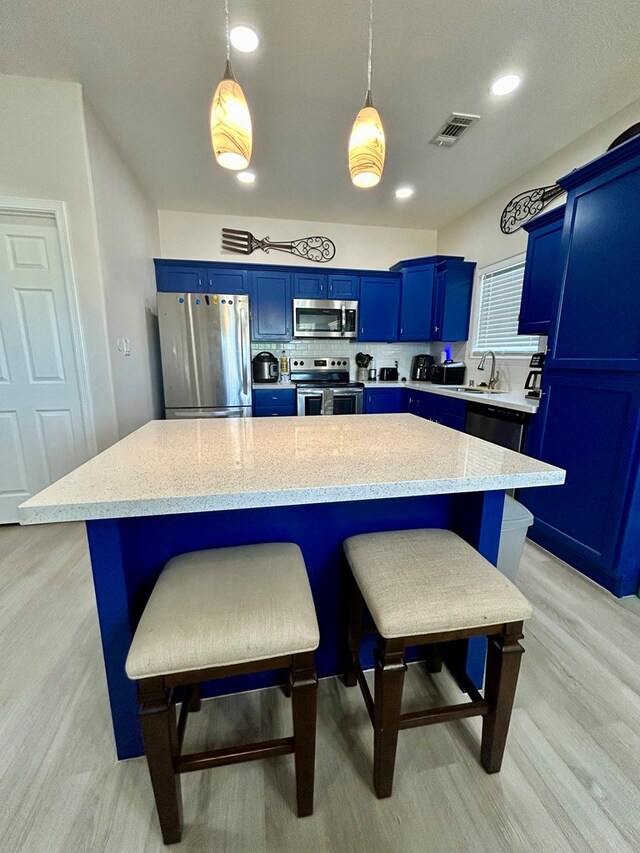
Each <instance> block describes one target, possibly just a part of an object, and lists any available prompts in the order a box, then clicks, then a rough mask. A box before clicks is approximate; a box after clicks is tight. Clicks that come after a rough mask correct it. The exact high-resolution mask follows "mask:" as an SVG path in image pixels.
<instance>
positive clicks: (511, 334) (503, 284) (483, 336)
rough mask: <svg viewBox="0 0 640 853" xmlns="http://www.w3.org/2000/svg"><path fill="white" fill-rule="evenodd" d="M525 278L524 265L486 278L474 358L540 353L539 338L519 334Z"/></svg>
mask: <svg viewBox="0 0 640 853" xmlns="http://www.w3.org/2000/svg"><path fill="white" fill-rule="evenodd" d="M523 277H524V263H517V264H512V265H511V266H508V267H503V268H502V269H497V270H493V272H488V273H484V274H483V276H482V278H481V280H480V304H479V306H478V313H477V326H476V336H475V342H474V346H473V355H480V354H481V353H483V352H485V351H486V350H493V351H494V352H495V353H496V354H497V353H499V354H500V355H528V354H529V353H533V352H536V351H537V349H538V336H537V335H519V334H518V314H519V313H520V300H521V299H522V280H523Z"/></svg>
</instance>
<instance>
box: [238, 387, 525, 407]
mask: <svg viewBox="0 0 640 853" xmlns="http://www.w3.org/2000/svg"><path fill="white" fill-rule="evenodd" d="M363 384H364V387H365V388H408V389H410V390H411V391H425V392H426V393H428V394H441V395H442V396H443V397H457V398H458V399H459V400H473V401H475V402H476V403H483V404H484V405H487V406H502V408H503V409H514V410H515V411H517V412H527V413H528V414H531V415H535V413H536V412H537V411H538V401H537V400H528V399H527V398H526V397H525V394H524V391H507V392H506V393H504V394H477V393H474V392H473V391H458V390H457V386H456V385H433V384H432V383H431V382H411V381H408V382H400V381H398V382H380V381H379V380H378V381H375V382H364V383H363ZM295 387H296V386H295V385H294V383H293V382H254V383H253V389H254V390H255V391H259V390H260V391H277V390H279V389H282V388H291V389H295Z"/></svg>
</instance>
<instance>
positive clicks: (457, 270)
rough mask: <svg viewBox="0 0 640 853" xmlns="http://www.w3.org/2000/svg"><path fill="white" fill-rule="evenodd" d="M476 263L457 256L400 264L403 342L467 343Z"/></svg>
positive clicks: (436, 257)
mask: <svg viewBox="0 0 640 853" xmlns="http://www.w3.org/2000/svg"><path fill="white" fill-rule="evenodd" d="M475 267H476V265H475V263H471V262H470V261H465V260H464V259H463V258H462V257H459V256H457V255H431V256H429V257H426V258H412V259H411V260H406V261H400V262H399V263H397V264H395V265H394V266H393V267H391V269H392V270H398V271H400V272H401V274H402V303H401V310H400V327H399V339H400V340H402V341H466V340H467V338H468V337H469V315H470V312H471V294H472V291H473V273H474V270H475Z"/></svg>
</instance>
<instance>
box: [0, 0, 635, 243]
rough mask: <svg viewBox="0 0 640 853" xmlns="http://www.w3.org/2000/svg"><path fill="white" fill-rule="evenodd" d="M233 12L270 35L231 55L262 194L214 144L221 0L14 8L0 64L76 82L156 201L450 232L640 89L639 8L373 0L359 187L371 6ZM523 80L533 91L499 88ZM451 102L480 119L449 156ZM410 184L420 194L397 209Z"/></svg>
mask: <svg viewBox="0 0 640 853" xmlns="http://www.w3.org/2000/svg"><path fill="white" fill-rule="evenodd" d="M229 2H230V7H231V18H232V24H233V23H247V24H250V25H253V26H255V27H256V28H257V29H258V31H259V32H260V34H261V37H262V45H261V47H260V48H259V49H258V51H257V52H256V53H254V54H239V53H235V54H234V56H233V63H234V70H235V74H236V77H237V79H238V80H239V82H240V83H241V84H242V86H243V88H244V90H245V93H246V95H247V98H248V100H249V104H250V107H251V111H252V116H253V124H254V148H253V150H254V155H253V161H252V164H251V165H252V168H254V169H255V171H256V172H257V175H258V181H257V183H256V184H255V185H254V186H253V187H247V186H242V185H240V184H239V183H238V181H237V180H236V178H235V177H234V175H233V173H230V172H227V171H225V170H224V169H221V168H219V167H218V166H217V165H216V164H215V162H214V160H213V157H212V155H211V151H210V145H209V138H208V108H209V101H210V98H211V95H212V93H213V91H214V89H215V86H216V85H217V83H218V80H219V78H220V77H221V76H222V73H223V69H224V58H225V49H224V26H223V12H222V9H223V3H222V0H207V1H206V2H205V0H180V2H158V0H104V2H97V0H55V2H50V0H2V4H1V9H0V38H1V41H2V47H1V50H0V71H2V72H5V73H11V74H24V75H30V76H41V77H52V78H56V79H60V80H76V81H79V82H80V83H82V84H83V85H84V87H85V91H86V94H87V97H88V99H89V101H90V102H91V104H92V105H93V107H94V109H95V110H96V112H97V113H98V114H99V115H100V117H101V118H102V120H103V122H104V123H105V125H106V126H107V128H108V129H109V131H110V133H111V135H112V136H113V138H114V139H115V140H116V142H117V143H118V145H119V146H120V148H121V149H122V151H123V152H124V154H125V156H126V158H127V160H128V161H129V163H130V165H131V166H132V167H133V169H134V170H135V172H136V173H137V174H138V175H139V177H140V179H141V182H142V183H143V185H144V186H145V187H146V189H147V191H148V193H149V195H150V197H151V198H152V200H153V201H154V202H155V203H156V204H157V205H158V207H160V208H167V209H175V210H192V211H207V212H214V213H230V214H244V215H251V216H273V217H283V218H287V219H309V220H318V221H333V222H352V223H363V224H376V225H390V226H398V227H407V228H437V227H441V226H442V225H444V224H445V223H447V222H448V221H451V220H452V219H453V218H455V217H456V216H458V215H460V214H461V213H462V212H464V211H465V210H467V209H469V208H470V207H472V206H473V205H474V204H476V203H478V202H479V201H481V200H482V199H483V198H486V197H487V196H489V195H490V194H492V193H493V192H495V191H496V190H497V189H499V188H500V187H502V186H504V185H506V184H507V183H509V182H510V181H511V180H513V179H514V178H516V177H517V176H518V175H520V174H522V173H523V172H525V171H526V170H527V169H529V168H530V167H532V166H534V165H536V164H537V163H539V162H540V161H542V160H543V159H544V158H546V157H548V156H549V155H551V154H553V153H554V152H556V151H558V150H559V149H560V148H562V147H564V146H565V145H567V144H568V143H569V142H571V141H573V140H574V139H576V138H577V137H579V136H581V135H582V134H583V133H585V132H586V131H587V130H590V129H591V128H592V127H594V126H595V125H596V124H598V123H599V122H601V121H603V120H604V119H606V118H608V117H609V116H611V115H613V114H614V113H615V112H617V111H618V110H619V109H622V108H623V107H624V106H626V105H627V104H629V103H630V102H631V101H633V100H634V99H635V98H637V97H638V95H639V94H640V93H639V90H638V81H639V80H640V50H638V44H640V7H639V6H638V0H608V2H602V0H535V2H525V0H517V2H514V0H376V5H375V31H374V71H373V73H374V80H373V95H374V103H375V104H376V106H377V107H378V109H379V111H380V113H381V116H382V120H383V123H384V127H385V132H386V136H387V162H386V166H385V172H384V176H383V179H382V181H381V182H380V184H379V185H378V186H377V187H376V188H375V189H372V190H357V189H355V188H354V187H353V186H352V185H351V182H350V180H349V175H348V171H347V166H346V145H347V139H348V135H349V131H350V128H351V124H352V122H353V120H354V118H355V115H356V113H357V111H358V109H359V108H360V107H361V106H362V102H363V99H364V94H365V89H366V76H365V71H366V43H367V33H366V20H367V6H368V3H367V0H262V2H260V0H229ZM511 71H516V72H519V73H521V74H522V75H523V77H524V81H525V82H524V85H523V86H522V87H521V88H520V89H519V90H518V91H516V92H515V93H514V94H513V95H509V96H507V97H505V98H502V99H498V98H496V97H494V96H492V95H491V94H490V93H489V85H490V83H491V81H492V80H493V79H494V78H495V77H496V76H498V75H500V74H502V73H507V72H511ZM454 110H455V111H461V112H471V113H479V114H480V115H481V116H482V119H481V121H480V122H478V123H477V125H475V126H474V127H473V128H471V130H469V131H468V133H467V135H466V136H465V137H464V138H463V139H461V140H460V141H459V142H458V143H457V145H456V146H455V148H453V149H450V150H445V149H438V148H436V147H434V146H432V145H429V144H428V140H429V139H430V138H431V137H432V136H433V135H434V133H435V132H436V131H437V130H438V129H439V127H440V125H441V124H442V122H443V121H444V120H445V119H446V118H447V117H448V116H449V114H450V113H451V112H452V111H454ZM638 118H639V120H640V115H639V116H638ZM0 132H1V131H0ZM576 165H579V164H576ZM406 183H409V184H413V185H414V186H415V187H416V195H415V196H414V197H413V198H412V199H411V200H410V201H408V202H404V203H400V202H398V201H396V199H395V198H394V197H393V190H394V188H395V187H396V186H397V185H399V184H406Z"/></svg>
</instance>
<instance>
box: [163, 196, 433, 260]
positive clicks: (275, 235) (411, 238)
mask: <svg viewBox="0 0 640 853" xmlns="http://www.w3.org/2000/svg"><path fill="white" fill-rule="evenodd" d="M158 216H159V222H160V251H161V253H162V257H163V258H181V259H185V260H195V261H240V262H245V261H246V262H247V263H259V264H295V265H297V266H300V265H305V264H308V265H309V266H311V267H314V268H315V269H320V268H321V267H322V266H323V265H322V264H317V263H314V262H312V261H307V262H305V261H303V260H302V259H301V258H296V257H294V256H293V255H290V254H288V253H285V252H270V253H269V254H268V255H267V254H265V253H264V252H262V251H257V252H254V253H253V254H252V255H249V256H248V257H247V256H244V255H235V254H232V253H231V252H223V251H222V249H221V248H220V243H221V231H222V228H223V227H225V228H238V229H242V230H245V231H250V232H251V233H252V234H253V235H254V236H255V237H267V236H268V237H270V238H271V239H272V240H295V239H297V238H299V237H310V236H312V235H316V234H321V235H322V236H324V237H329V238H330V239H331V240H333V242H334V243H335V245H336V254H335V257H334V258H333V260H331V261H330V263H329V266H333V267H349V268H356V269H358V268H359V269H372V270H386V269H388V268H389V267H390V266H391V265H392V264H395V263H396V261H400V260H402V259H403V258H415V257H420V256H421V255H433V254H435V252H436V237H437V235H436V232H435V231H422V230H418V229H415V230H414V229H409V228H379V227H375V226H370V225H369V226H368V225H342V224H337V223H330V222H306V221H304V222H303V221H298V220H292V219H258V218H253V217H249V216H224V215H219V214H210V213H185V212H182V211H177V210H160V211H159V212H158Z"/></svg>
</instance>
